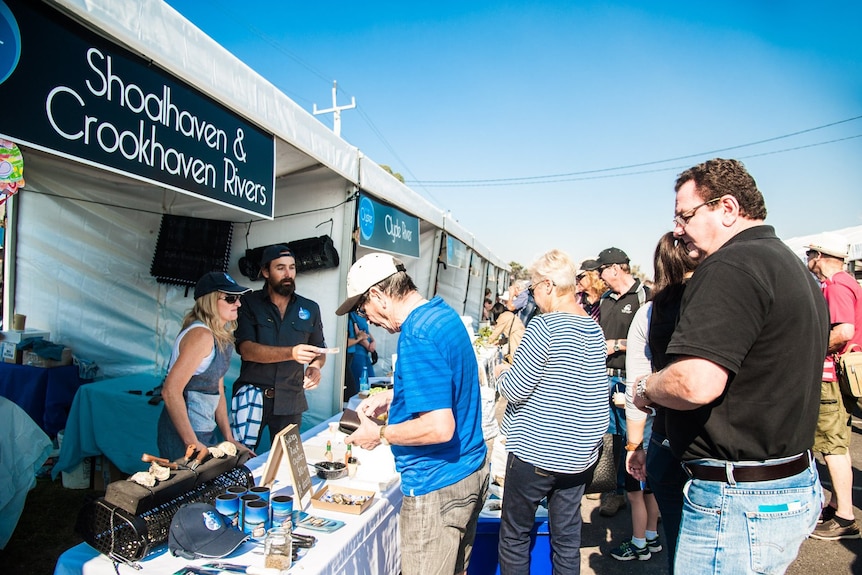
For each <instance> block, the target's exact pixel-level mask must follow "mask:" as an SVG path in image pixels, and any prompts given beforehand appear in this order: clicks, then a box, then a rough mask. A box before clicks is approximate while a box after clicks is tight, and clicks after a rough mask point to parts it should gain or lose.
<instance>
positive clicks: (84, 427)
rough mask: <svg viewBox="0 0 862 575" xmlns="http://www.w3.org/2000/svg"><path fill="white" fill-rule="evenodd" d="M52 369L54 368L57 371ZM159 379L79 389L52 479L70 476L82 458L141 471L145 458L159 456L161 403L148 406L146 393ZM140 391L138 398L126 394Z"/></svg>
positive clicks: (108, 382) (143, 377)
mask: <svg viewBox="0 0 862 575" xmlns="http://www.w3.org/2000/svg"><path fill="white" fill-rule="evenodd" d="M55 369H56V368H55ZM161 381H162V379H161V377H157V376H155V375H152V374H147V373H143V374H135V375H127V376H124V377H117V378H114V379H105V380H102V381H95V382H93V383H88V384H86V385H82V386H81V387H80V388H79V389H78V393H77V394H76V395H75V400H74V401H73V402H72V409H71V410H70V411H69V418H68V420H67V422H66V431H65V432H64V433H63V444H62V445H61V446H60V457H59V459H58V460H57V463H56V464H55V465H54V469H53V470H52V475H53V477H54V478H55V479H56V478H57V476H58V475H59V473H60V472H61V471H71V470H73V469H74V468H75V466H76V465H78V464H79V463H80V462H81V461H82V460H83V459H84V458H85V457H93V456H97V455H105V456H107V457H108V459H110V460H111V461H112V462H113V463H114V465H116V466H117V468H118V469H120V471H122V472H123V473H127V474H129V475H131V474H132V473H135V472H137V471H145V470H146V469H148V468H149V463H144V462H143V461H141V455H142V454H143V453H151V454H153V455H157V454H158V447H157V445H156V439H157V431H156V424H157V422H158V419H159V414H160V413H161V412H162V409H163V408H164V402H160V403H159V404H158V405H150V404H148V403H147V402H148V401H149V400H150V397H148V396H147V395H145V394H146V393H147V392H148V391H150V390H152V389H153V388H154V387H156V386H157V385H159V384H160V383H161ZM132 390H134V391H139V392H141V394H140V395H137V394H133V393H129V391H132Z"/></svg>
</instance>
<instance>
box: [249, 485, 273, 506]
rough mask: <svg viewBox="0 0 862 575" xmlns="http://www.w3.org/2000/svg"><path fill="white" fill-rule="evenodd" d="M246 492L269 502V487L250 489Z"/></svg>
mask: <svg viewBox="0 0 862 575" xmlns="http://www.w3.org/2000/svg"><path fill="white" fill-rule="evenodd" d="M248 492H249V493H252V494H254V495H257V496H258V497H260V498H261V499H263V500H264V501H267V502H268V501H269V487H252V488H250V489H249V490H248Z"/></svg>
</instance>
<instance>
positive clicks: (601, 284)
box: [584, 270, 608, 301]
mask: <svg viewBox="0 0 862 575" xmlns="http://www.w3.org/2000/svg"><path fill="white" fill-rule="evenodd" d="M584 275H585V276H587V277H588V278H590V285H589V286H587V289H585V290H584V291H585V292H587V295H588V296H589V298H590V299H591V300H592V301H598V299H599V298H600V297H602V294H603V293H605V292H606V291H608V286H607V284H606V283H605V281H604V280H603V279H602V278H601V275H600V274H599V272H598V270H590V271H585V272H584Z"/></svg>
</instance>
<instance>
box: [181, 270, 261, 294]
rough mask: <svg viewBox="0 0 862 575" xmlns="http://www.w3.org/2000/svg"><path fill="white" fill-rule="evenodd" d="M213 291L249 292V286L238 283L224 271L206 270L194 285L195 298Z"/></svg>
mask: <svg viewBox="0 0 862 575" xmlns="http://www.w3.org/2000/svg"><path fill="white" fill-rule="evenodd" d="M214 291H220V292H222V293H229V294H236V295H239V294H244V293H246V292H250V291H251V288H247V287H245V286H241V285H239V284H238V283H236V281H234V279H233V278H232V277H230V275H228V274H227V273H226V272H208V273H206V274H204V276H203V277H202V278H201V279H199V280H198V283H197V284H196V285H195V299H198V298H199V297H203V296H205V295H207V294H208V293H212V292H214Z"/></svg>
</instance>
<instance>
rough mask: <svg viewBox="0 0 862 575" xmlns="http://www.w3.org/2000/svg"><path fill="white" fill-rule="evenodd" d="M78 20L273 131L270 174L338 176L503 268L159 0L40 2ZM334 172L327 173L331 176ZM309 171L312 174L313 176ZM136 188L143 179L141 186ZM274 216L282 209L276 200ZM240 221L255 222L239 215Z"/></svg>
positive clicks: (216, 214) (177, 206) (229, 215)
mask: <svg viewBox="0 0 862 575" xmlns="http://www.w3.org/2000/svg"><path fill="white" fill-rule="evenodd" d="M46 1H47V2H48V3H49V4H52V5H54V6H56V7H57V8H58V9H60V10H62V11H63V12H65V13H67V14H70V15H71V16H73V17H74V18H76V19H77V20H79V21H80V22H82V23H83V24H84V25H86V26H88V27H90V28H91V29H93V30H95V31H96V32H97V33H99V34H101V35H103V36H106V37H108V38H110V39H111V40H113V41H114V42H116V43H118V44H119V45H121V46H124V47H125V48H127V49H129V50H131V51H132V52H135V53H137V54H139V55H140V56H142V57H144V58H146V59H148V60H151V61H152V62H153V64H154V65H156V66H159V67H161V68H162V69H164V70H165V71H167V72H169V73H171V74H173V75H174V76H176V77H178V78H182V79H183V81H185V82H186V83H188V84H189V85H191V86H193V87H194V88H195V89H197V90H199V91H200V92H202V93H204V94H206V95H208V96H209V97H211V98H212V99H214V100H216V101H217V102H219V103H221V104H222V105H224V106H225V107H227V108H228V109H230V110H232V111H233V112H234V113H236V114H238V115H240V116H242V117H244V118H246V119H247V120H248V121H250V122H253V123H255V124H257V125H258V126H259V127H260V128H261V129H263V130H264V131H266V132H268V133H271V134H273V135H274V136H275V141H276V153H275V156H276V157H275V177H276V182H277V184H278V182H279V181H284V180H285V179H287V178H291V177H293V176H296V175H299V174H305V175H308V174H309V173H310V172H317V171H319V172H320V175H319V177H320V178H333V176H334V175H337V176H340V177H341V178H343V179H344V180H346V181H347V182H349V183H350V184H353V185H356V186H358V187H361V188H362V189H363V190H365V191H367V192H369V193H371V194H372V195H374V196H377V197H379V198H381V199H383V200H385V201H387V202H390V203H392V204H393V205H395V206H397V207H399V208H400V209H402V210H404V211H406V212H409V213H411V214H414V215H416V216H418V217H419V218H420V219H422V220H425V221H427V222H429V223H431V224H432V225H434V226H436V227H438V228H440V229H445V230H446V231H447V232H448V233H450V234H452V235H453V236H455V237H457V238H458V239H459V240H461V241H462V242H464V243H465V244H466V245H468V246H470V247H471V248H472V249H473V250H474V251H476V252H477V253H479V254H480V255H481V256H482V257H484V258H486V259H488V260H489V261H491V262H492V263H493V264H494V265H496V266H497V267H501V268H504V269H508V265H507V264H506V263H505V262H503V261H502V260H501V259H500V258H498V257H496V256H495V255H494V254H492V253H491V252H490V251H489V250H488V249H487V248H486V247H485V246H484V245H482V244H481V243H479V242H477V241H476V240H475V238H474V237H473V235H472V234H471V233H469V232H468V231H467V230H465V229H464V228H463V227H461V226H460V225H458V224H457V223H456V222H455V221H454V220H452V219H451V218H447V217H445V215H444V213H443V211H442V210H441V209H440V208H438V207H437V206H434V205H433V204H431V203H430V202H428V201H427V200H425V199H424V198H423V197H421V196H420V195H419V194H417V193H416V192H415V191H413V190H411V189H410V188H408V187H407V186H405V185H404V184H402V183H401V182H399V181H398V180H397V179H395V178H394V177H392V176H391V175H390V174H388V173H387V172H386V171H385V170H383V169H382V168H380V166H378V165H377V164H376V163H374V162H372V161H371V160H370V159H368V158H365V157H363V155H362V154H361V153H360V151H359V150H358V149H357V148H356V147H354V146H352V145H350V144H348V143H347V142H346V141H345V140H343V139H341V138H340V137H338V136H336V135H335V134H334V133H332V131H330V130H329V129H328V128H326V127H325V126H324V125H323V124H321V123H320V122H319V121H318V120H317V119H316V118H315V117H314V116H313V115H312V114H310V113H309V112H307V111H306V110H304V109H303V108H301V107H300V106H299V105H297V104H296V103H295V102H294V101H293V100H291V99H290V98H288V97H287V96H286V95H285V94H284V93H283V92H281V91H280V90H279V89H278V88H277V87H276V86H274V85H273V84H272V83H271V82H269V81H268V80H266V79H265V78H264V77H263V76H261V75H260V74H258V73H257V72H255V71H254V70H252V69H251V68H250V67H249V66H248V65H246V64H245V63H243V62H242V61H240V60H239V59H238V58H236V56H234V55H233V54H231V53H230V52H228V51H227V50H226V49H225V48H224V47H222V46H221V45H219V44H218V43H217V42H216V41H215V40H213V39H212V38H210V37H209V36H207V35H206V34H205V33H204V32H203V31H201V30H200V29H199V28H197V27H196V26H195V25H194V24H192V23H191V22H190V21H188V20H187V19H186V18H185V17H183V16H182V15H181V14H180V13H179V12H177V11H176V10H175V9H174V8H172V7H171V6H169V5H168V4H166V3H165V2H163V1H162V0H137V1H135V2H117V1H116V0H46ZM333 172H334V174H333ZM315 175H316V174H315ZM141 185H142V186H143V185H145V184H141ZM176 202H177V203H174V204H172V207H173V211H174V213H182V212H183V205H188V206H187V207H188V208H189V209H194V208H193V207H191V206H193V205H194V204H197V205H198V206H200V204H199V200H197V199H195V198H192V197H188V198H177V200H176ZM276 210H277V213H276V215H279V212H281V213H284V210H285V208H284V207H280V206H279V202H278V198H277V197H276ZM205 211H206V212H207V215H206V216H204V217H210V218H215V219H218V218H220V219H226V220H237V219H238V218H237V213H236V212H235V211H233V210H230V208H228V207H223V206H208V207H207V208H206V210H205ZM241 219H243V220H246V219H251V220H254V219H259V218H258V217H256V216H253V215H252V216H248V217H245V216H243V217H242V218H241Z"/></svg>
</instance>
